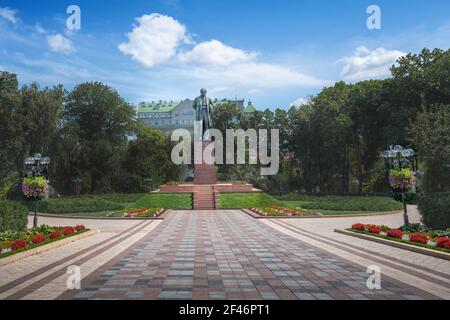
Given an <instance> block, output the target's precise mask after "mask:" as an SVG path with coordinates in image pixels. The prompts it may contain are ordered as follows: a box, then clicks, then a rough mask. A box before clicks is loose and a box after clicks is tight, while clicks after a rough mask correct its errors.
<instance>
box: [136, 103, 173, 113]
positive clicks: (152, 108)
mask: <svg viewBox="0 0 450 320" xmlns="http://www.w3.org/2000/svg"><path fill="white" fill-rule="evenodd" d="M179 104H180V101H159V102H156V101H152V102H141V103H140V104H139V106H138V112H147V113H156V112H170V111H172V110H173V109H174V108H175V107H177V106H178V105H179Z"/></svg>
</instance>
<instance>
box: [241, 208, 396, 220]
mask: <svg viewBox="0 0 450 320" xmlns="http://www.w3.org/2000/svg"><path fill="white" fill-rule="evenodd" d="M233 210H242V211H243V212H245V213H246V214H248V215H250V216H252V217H253V218H255V219H325V218H361V217H374V216H385V215H391V214H398V213H401V212H402V211H389V212H375V213H361V214H359V213H358V214H335V215H315V216H294V217H288V216H274V217H270V216H260V215H259V214H257V213H254V212H253V211H252V210H249V209H233Z"/></svg>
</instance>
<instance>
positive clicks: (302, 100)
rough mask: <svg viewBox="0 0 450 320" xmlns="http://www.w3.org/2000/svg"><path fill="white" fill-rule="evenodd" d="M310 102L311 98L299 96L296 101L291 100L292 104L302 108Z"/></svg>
mask: <svg viewBox="0 0 450 320" xmlns="http://www.w3.org/2000/svg"><path fill="white" fill-rule="evenodd" d="M309 102H310V99H309V98H298V99H297V100H295V101H294V102H291V103H290V106H291V107H296V108H299V109H300V108H301V107H303V106H304V105H306V104H308V103H309Z"/></svg>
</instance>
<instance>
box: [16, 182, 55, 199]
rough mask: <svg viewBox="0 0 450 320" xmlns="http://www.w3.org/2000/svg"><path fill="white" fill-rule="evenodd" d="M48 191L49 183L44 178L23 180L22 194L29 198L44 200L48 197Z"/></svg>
mask: <svg viewBox="0 0 450 320" xmlns="http://www.w3.org/2000/svg"><path fill="white" fill-rule="evenodd" d="M48 189H49V188H48V182H47V180H45V179H44V178H43V177H36V178H25V179H23V182H22V193H23V194H24V196H25V197H27V198H30V199H31V198H32V199H42V198H44V197H46V196H47V195H48Z"/></svg>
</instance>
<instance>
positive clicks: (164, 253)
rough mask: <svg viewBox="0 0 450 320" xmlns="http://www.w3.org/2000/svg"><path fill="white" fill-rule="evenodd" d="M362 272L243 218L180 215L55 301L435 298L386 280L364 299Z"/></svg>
mask: <svg viewBox="0 0 450 320" xmlns="http://www.w3.org/2000/svg"><path fill="white" fill-rule="evenodd" d="M365 271H366V270H365V268H364V267H362V266H361V265H358V264H356V263H352V262H350V261H348V260H345V259H342V258H340V257H338V256H335V255H333V254H331V253H329V252H326V251H325V250H320V249H317V248H316V247H314V246H312V245H309V244H307V243H304V242H301V241H298V240H296V239H294V238H292V237H290V236H288V235H286V234H284V233H282V232H279V231H278V230H275V229H274V228H271V227H269V226H267V225H266V224H264V223H261V222H259V221H258V220H256V219H253V218H252V217H250V216H248V215H246V214H245V213H243V212H241V211H220V210H218V211H178V212H172V213H169V214H168V216H167V218H166V219H165V220H164V222H163V223H162V224H160V225H159V226H158V227H157V228H156V229H155V230H154V231H153V233H152V235H151V236H149V237H147V238H145V239H144V240H143V241H141V242H140V243H139V244H137V245H135V246H134V247H131V248H130V249H129V250H128V251H127V252H125V253H124V254H123V255H121V257H119V258H117V259H113V261H111V262H109V263H107V264H105V265H103V266H101V267H100V268H99V269H97V270H96V271H94V272H93V273H92V274H91V275H90V276H88V277H87V278H86V279H84V280H83V283H84V287H83V289H82V291H81V292H79V293H77V294H71V292H66V293H65V294H63V295H62V296H61V297H60V298H62V299H196V300H198V299H235V300H242V299H269V300H275V299H301V300H330V299H355V300H363V299H384V298H386V297H395V298H398V299H414V300H415V299H433V298H436V297H435V296H432V295H430V294H428V293H426V292H425V291H421V290H420V289H417V288H415V287H412V286H410V285H408V284H404V283H402V282H400V281H397V280H396V279H391V278H384V279H385V280H384V281H385V282H386V283H388V286H384V287H383V290H380V291H374V292H373V293H374V294H369V293H368V291H370V290H368V289H367V287H366V280H367V277H368V274H366V273H365ZM88 289H89V290H88ZM105 289H111V290H106V291H105ZM370 293H372V292H370Z"/></svg>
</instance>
